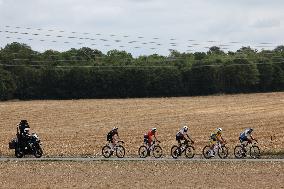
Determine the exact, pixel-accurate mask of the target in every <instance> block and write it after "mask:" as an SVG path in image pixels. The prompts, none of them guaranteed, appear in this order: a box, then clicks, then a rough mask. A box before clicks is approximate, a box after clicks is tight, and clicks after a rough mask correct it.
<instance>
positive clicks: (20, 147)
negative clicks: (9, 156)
mask: <svg viewBox="0 0 284 189" xmlns="http://www.w3.org/2000/svg"><path fill="white" fill-rule="evenodd" d="M9 148H10V149H14V150H15V156H16V157H17V158H22V157H24V156H25V155H34V156H35V157H36V158H40V157H41V156H42V155H43V150H42V147H41V141H40V138H39V137H38V135H37V134H36V133H32V134H31V135H30V136H29V137H28V139H23V137H22V136H20V133H19V132H18V128H17V138H14V139H12V140H11V141H10V142H9Z"/></svg>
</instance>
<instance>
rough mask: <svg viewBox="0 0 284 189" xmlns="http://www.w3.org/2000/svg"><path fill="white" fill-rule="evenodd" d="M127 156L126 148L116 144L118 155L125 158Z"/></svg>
mask: <svg viewBox="0 0 284 189" xmlns="http://www.w3.org/2000/svg"><path fill="white" fill-rule="evenodd" d="M124 156H125V148H124V147H123V146H121V145H117V146H116V157H118V158H123V157H124Z"/></svg>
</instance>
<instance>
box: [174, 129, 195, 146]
mask: <svg viewBox="0 0 284 189" xmlns="http://www.w3.org/2000/svg"><path fill="white" fill-rule="evenodd" d="M187 131H188V126H186V125H185V126H183V127H182V128H181V129H180V130H179V131H178V132H177V134H176V141H177V142H178V144H179V147H181V145H182V143H181V141H182V140H184V141H191V143H192V144H194V141H193V140H192V139H191V138H190V137H189V135H188V134H187Z"/></svg>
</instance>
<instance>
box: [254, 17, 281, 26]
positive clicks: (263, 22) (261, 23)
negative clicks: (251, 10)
mask: <svg viewBox="0 0 284 189" xmlns="http://www.w3.org/2000/svg"><path fill="white" fill-rule="evenodd" d="M252 26H253V27H256V28H273V27H280V26H281V22H280V20H278V19H262V20H257V21H255V22H254V23H253V24H252Z"/></svg>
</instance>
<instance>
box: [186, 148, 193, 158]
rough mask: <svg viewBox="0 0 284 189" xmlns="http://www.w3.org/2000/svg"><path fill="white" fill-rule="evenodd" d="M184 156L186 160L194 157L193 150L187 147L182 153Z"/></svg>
mask: <svg viewBox="0 0 284 189" xmlns="http://www.w3.org/2000/svg"><path fill="white" fill-rule="evenodd" d="M184 155H185V157H187V158H193V157H194V155H195V149H194V147H193V146H187V147H186V148H185V151H184Z"/></svg>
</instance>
